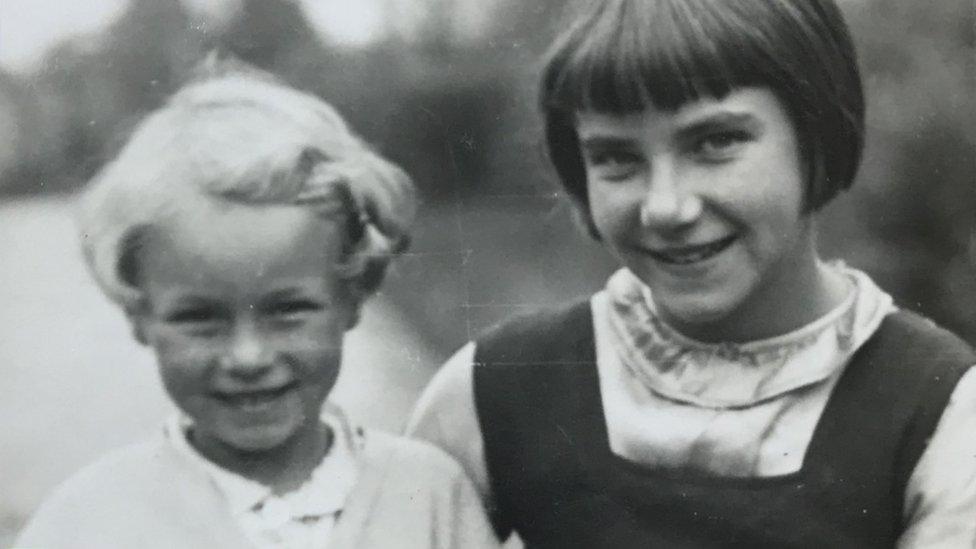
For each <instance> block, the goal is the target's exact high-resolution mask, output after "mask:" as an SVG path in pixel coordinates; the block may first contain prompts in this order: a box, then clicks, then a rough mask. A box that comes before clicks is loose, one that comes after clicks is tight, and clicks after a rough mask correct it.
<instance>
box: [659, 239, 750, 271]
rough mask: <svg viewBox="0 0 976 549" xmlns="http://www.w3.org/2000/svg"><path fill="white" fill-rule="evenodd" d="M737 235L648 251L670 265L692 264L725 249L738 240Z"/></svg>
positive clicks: (709, 257)
mask: <svg viewBox="0 0 976 549" xmlns="http://www.w3.org/2000/svg"><path fill="white" fill-rule="evenodd" d="M736 238H737V237H736V235H732V236H727V237H725V238H722V239H719V240H715V241H713V242H709V243H708V244H698V245H693V246H675V247H673V248H666V249H663V250H647V253H648V254H649V255H650V256H651V257H653V258H654V259H656V260H658V261H660V262H661V263H667V264H669V265H691V264H693V263H698V262H701V261H705V260H707V259H711V258H712V257H714V256H716V255H718V254H720V253H721V252H723V251H725V249H726V248H728V247H729V246H731V245H732V243H733V242H735V240H736Z"/></svg>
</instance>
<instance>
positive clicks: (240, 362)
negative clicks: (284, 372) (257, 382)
mask: <svg viewBox="0 0 976 549" xmlns="http://www.w3.org/2000/svg"><path fill="white" fill-rule="evenodd" d="M273 363H274V352H273V349H272V346H271V345H270V344H269V342H268V341H267V338H266V337H264V335H263V334H262V333H261V330H260V329H259V327H257V326H255V325H254V323H253V322H250V321H245V322H240V323H238V324H237V325H236V326H235V327H234V330H233V333H232V334H231V337H230V341H229V342H228V346H227V349H226V352H225V353H224V357H223V364H222V365H223V367H224V369H226V370H227V371H229V372H231V373H233V374H236V375H239V376H245V377H257V376H260V375H262V374H264V373H265V372H266V371H267V370H269V369H270V368H271V366H272V364H273Z"/></svg>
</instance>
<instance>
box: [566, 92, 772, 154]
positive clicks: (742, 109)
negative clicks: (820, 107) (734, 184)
mask: <svg viewBox="0 0 976 549" xmlns="http://www.w3.org/2000/svg"><path fill="white" fill-rule="evenodd" d="M788 123H789V122H788V114H787V112H786V110H785V108H784V106H783V104H782V102H780V101H779V99H778V98H777V97H776V95H775V94H774V93H773V92H772V91H770V90H768V89H766V88H753V87H750V88H737V89H734V90H732V91H730V92H729V93H728V94H727V95H725V96H724V97H722V98H717V97H711V96H705V97H702V98H699V99H694V100H690V101H687V102H685V103H683V104H682V105H680V106H678V107H676V108H675V109H670V110H664V109H658V108H656V107H654V106H653V105H647V106H646V107H645V108H644V110H641V111H637V112H630V113H610V112H599V111H582V112H579V113H577V115H576V128H577V132H578V133H579V135H580V139H582V140H584V141H585V140H586V139H588V138H591V137H596V136H600V135H605V134H642V133H646V132H648V131H658V130H660V131H674V130H683V129H688V128H693V127H696V126H698V125H701V124H749V125H757V124H763V125H777V124H788Z"/></svg>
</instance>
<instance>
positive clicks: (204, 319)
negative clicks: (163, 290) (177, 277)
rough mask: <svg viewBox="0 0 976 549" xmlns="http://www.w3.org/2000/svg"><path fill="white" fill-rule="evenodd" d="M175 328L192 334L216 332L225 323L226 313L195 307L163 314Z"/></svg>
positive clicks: (211, 333) (204, 334)
mask: <svg viewBox="0 0 976 549" xmlns="http://www.w3.org/2000/svg"><path fill="white" fill-rule="evenodd" d="M163 320H164V321H166V322H167V323H168V324H170V325H172V326H174V327H175V328H176V329H178V330H180V331H182V332H185V333H187V334H190V335H194V336H209V335H213V334H216V333H217V332H219V331H220V330H221V328H222V327H223V326H225V325H226V323H227V315H226V314H224V313H223V312H222V311H221V310H220V309H217V308H210V307H197V308H189V309H178V310H175V311H173V312H171V313H168V314H166V315H164V316H163Z"/></svg>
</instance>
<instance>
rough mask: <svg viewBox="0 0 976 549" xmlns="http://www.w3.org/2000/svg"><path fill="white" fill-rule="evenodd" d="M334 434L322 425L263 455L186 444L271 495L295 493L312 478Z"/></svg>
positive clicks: (312, 427)
mask: <svg viewBox="0 0 976 549" xmlns="http://www.w3.org/2000/svg"><path fill="white" fill-rule="evenodd" d="M334 436H335V435H334V433H333V432H332V429H331V428H329V426H327V425H326V424H324V423H322V422H316V423H315V424H314V425H311V426H309V429H307V430H306V431H305V432H299V433H296V434H295V436H293V437H291V438H290V439H288V440H287V441H285V442H284V443H283V444H281V445H279V446H276V447H274V448H271V449H269V450H264V451H256V452H255V451H241V450H238V449H236V448H231V447H228V446H226V445H220V447H215V446H212V445H208V446H206V447H204V446H201V445H199V444H197V443H195V442H194V440H193V437H192V434H191V437H190V443H191V444H192V445H193V446H194V448H196V449H197V450H198V451H199V452H200V453H201V454H203V456H204V457H206V458H207V459H208V460H210V461H212V462H214V463H216V464H217V465H219V466H220V467H222V468H224V469H227V470H228V471H231V472H233V473H236V474H238V475H240V476H242V477H244V478H246V479H249V480H253V481H255V482H258V483H261V484H263V485H265V486H268V487H270V488H271V491H272V492H274V493H275V494H284V493H287V492H290V491H292V490H295V489H297V488H298V487H300V486H301V485H302V484H304V483H305V481H307V480H308V479H309V477H311V476H312V472H313V471H314V470H315V468H316V467H318V465H319V463H321V462H322V458H323V457H324V456H325V454H326V453H328V451H329V449H330V448H331V446H332V443H333V438H334Z"/></svg>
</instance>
